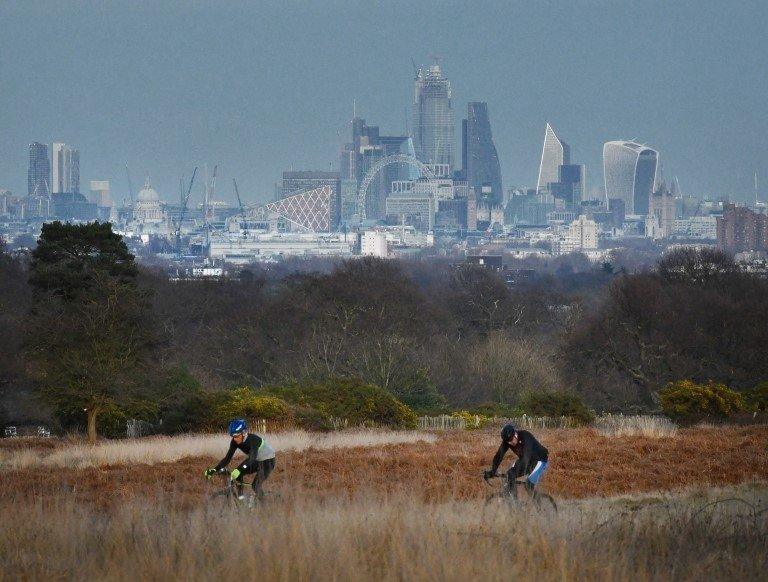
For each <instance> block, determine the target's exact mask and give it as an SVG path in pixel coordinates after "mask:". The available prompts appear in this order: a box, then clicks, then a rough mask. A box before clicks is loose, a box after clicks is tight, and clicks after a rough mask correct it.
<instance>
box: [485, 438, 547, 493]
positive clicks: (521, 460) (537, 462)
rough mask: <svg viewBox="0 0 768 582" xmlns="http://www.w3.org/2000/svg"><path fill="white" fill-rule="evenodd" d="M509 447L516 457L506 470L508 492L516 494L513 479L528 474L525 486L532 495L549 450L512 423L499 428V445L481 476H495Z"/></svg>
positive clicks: (545, 467)
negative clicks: (488, 466) (489, 464)
mask: <svg viewBox="0 0 768 582" xmlns="http://www.w3.org/2000/svg"><path fill="white" fill-rule="evenodd" d="M509 449H512V451H513V452H514V453H515V454H516V455H517V457H518V459H517V461H515V463H514V464H513V465H512V466H511V467H510V468H509V470H508V471H507V480H508V482H509V490H510V493H512V495H516V494H517V488H516V487H515V481H516V480H517V479H518V477H522V476H523V475H528V478H527V479H526V481H525V487H526V489H527V490H528V492H529V493H530V494H531V495H533V490H534V487H536V484H537V483H538V482H539V481H540V480H541V477H542V476H543V475H544V471H546V470H547V465H548V460H549V452H548V451H547V449H546V448H545V447H544V446H542V444H541V443H540V442H539V441H537V440H536V437H534V436H533V435H532V434H531V433H529V432H528V431H527V430H516V429H515V426H514V425H512V424H506V425H504V428H502V429H501V446H500V447H499V450H498V451H496V454H495V455H494V456H493V462H492V464H491V468H490V470H488V471H484V472H483V477H485V478H486V479H489V478H491V477H496V476H497V474H496V471H497V470H498V468H499V465H500V464H501V460H502V459H503V458H504V455H505V454H506V452H507V451H508V450H509Z"/></svg>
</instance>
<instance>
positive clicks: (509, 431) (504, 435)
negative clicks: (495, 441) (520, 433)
mask: <svg viewBox="0 0 768 582" xmlns="http://www.w3.org/2000/svg"><path fill="white" fill-rule="evenodd" d="M515 432H516V431H515V425H514V424H505V425H504V428H502V429H501V440H503V441H504V442H505V443H506V442H509V439H511V438H512V436H513V435H514V434H515Z"/></svg>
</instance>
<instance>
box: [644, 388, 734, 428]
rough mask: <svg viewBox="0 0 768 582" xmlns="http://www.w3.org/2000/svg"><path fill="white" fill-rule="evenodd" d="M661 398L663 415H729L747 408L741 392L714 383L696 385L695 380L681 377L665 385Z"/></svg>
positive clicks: (682, 418) (684, 416)
mask: <svg viewBox="0 0 768 582" xmlns="http://www.w3.org/2000/svg"><path fill="white" fill-rule="evenodd" d="M659 397H660V400H661V408H662V410H664V414H666V415H667V416H669V417H671V418H674V419H680V420H697V419H700V418H705V417H711V416H717V417H728V416H730V415H732V414H734V413H736V412H741V411H743V410H745V409H746V404H745V402H744V397H743V396H742V395H741V394H739V393H738V392H736V391H735V390H731V389H730V388H728V387H727V386H726V385H724V384H717V383H715V382H708V383H706V384H697V383H695V382H693V381H692V380H679V381H678V382H673V383H671V384H669V385H668V386H667V387H666V388H664V389H663V390H662V391H661V392H660V393H659Z"/></svg>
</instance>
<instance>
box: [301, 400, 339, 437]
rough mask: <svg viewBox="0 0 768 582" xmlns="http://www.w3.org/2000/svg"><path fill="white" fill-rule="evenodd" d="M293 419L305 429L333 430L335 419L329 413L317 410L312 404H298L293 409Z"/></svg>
mask: <svg viewBox="0 0 768 582" xmlns="http://www.w3.org/2000/svg"><path fill="white" fill-rule="evenodd" d="M293 420H294V422H295V423H296V426H298V427H300V428H303V429H305V430H316V431H323V432H325V431H329V430H333V421H332V420H331V417H330V416H329V415H327V414H323V413H322V412H320V411H319V410H315V409H314V408H312V407H311V406H296V407H295V408H294V409H293Z"/></svg>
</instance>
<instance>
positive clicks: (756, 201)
mask: <svg viewBox="0 0 768 582" xmlns="http://www.w3.org/2000/svg"><path fill="white" fill-rule="evenodd" d="M757 205H758V199H757V170H755V208H757Z"/></svg>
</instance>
